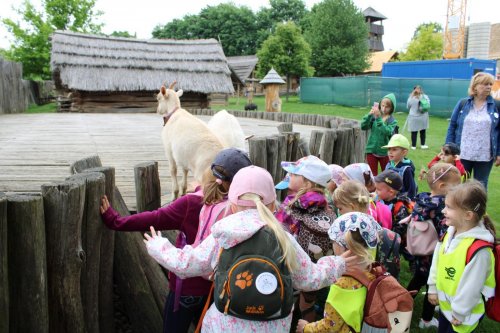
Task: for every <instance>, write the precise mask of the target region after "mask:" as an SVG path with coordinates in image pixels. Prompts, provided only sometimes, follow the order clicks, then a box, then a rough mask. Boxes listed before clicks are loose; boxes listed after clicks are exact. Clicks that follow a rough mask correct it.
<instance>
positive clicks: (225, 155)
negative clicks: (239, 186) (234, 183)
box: [211, 148, 252, 181]
mask: <svg viewBox="0 0 500 333" xmlns="http://www.w3.org/2000/svg"><path fill="white" fill-rule="evenodd" d="M249 165H252V161H250V158H249V157H248V155H247V153H246V152H244V151H243V150H241V149H237V148H226V149H222V150H221V151H220V152H219V153H217V155H216V156H215V159H214V162H213V163H212V166H211V170H212V173H213V174H214V176H215V177H216V178H219V179H222V180H225V181H231V180H232V179H233V177H234V175H235V174H236V173H237V172H238V171H239V170H240V169H241V168H244V167H247V166H249ZM216 166H220V167H221V168H222V169H224V171H225V174H222V173H220V172H219V171H217V169H215V167H216Z"/></svg>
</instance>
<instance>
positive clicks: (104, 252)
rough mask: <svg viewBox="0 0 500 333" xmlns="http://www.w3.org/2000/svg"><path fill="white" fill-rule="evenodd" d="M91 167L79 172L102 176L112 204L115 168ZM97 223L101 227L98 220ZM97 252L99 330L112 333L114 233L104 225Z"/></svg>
mask: <svg viewBox="0 0 500 333" xmlns="http://www.w3.org/2000/svg"><path fill="white" fill-rule="evenodd" d="M89 166H90V165H89ZM91 166H92V167H91V168H89V169H83V170H81V171H83V172H85V173H95V172H99V173H102V174H104V193H105V194H106V196H107V197H108V200H109V202H111V203H113V202H114V196H115V168H113V167H97V166H96V165H95V164H94V165H91ZM99 203H100V201H99ZM112 205H113V204H112ZM113 207H114V205H113ZM127 213H128V211H127ZM128 214H129V213H128ZM99 223H100V224H101V225H103V223H102V221H100V220H99ZM99 252H100V255H99V257H100V260H99V329H100V331H101V332H114V331H115V322H114V302H113V267H114V266H113V260H114V259H113V258H114V253H115V232H114V231H113V230H110V229H108V228H106V227H104V225H103V228H102V229H101V245H100V250H99Z"/></svg>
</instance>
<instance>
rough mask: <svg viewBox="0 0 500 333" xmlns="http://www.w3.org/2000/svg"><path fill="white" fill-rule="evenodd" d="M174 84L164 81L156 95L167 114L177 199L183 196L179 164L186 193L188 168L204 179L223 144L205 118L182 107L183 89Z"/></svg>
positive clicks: (166, 130)
mask: <svg viewBox="0 0 500 333" xmlns="http://www.w3.org/2000/svg"><path fill="white" fill-rule="evenodd" d="M174 85H175V82H174V83H172V84H171V85H170V87H169V88H166V87H165V86H164V85H163V86H162V87H161V89H160V92H159V93H158V95H157V96H156V98H157V100H158V109H157V113H159V114H161V115H163V118H164V127H163V130H162V132H161V139H162V141H163V146H164V148H165V154H166V156H167V159H168V161H169V164H170V175H171V177H172V195H173V199H176V198H177V197H178V196H179V184H178V182H177V168H178V167H179V168H181V170H182V173H183V178H182V187H181V195H182V194H185V193H186V190H187V174H188V171H191V172H192V174H193V177H194V179H195V180H196V181H198V182H199V183H201V181H202V176H203V174H204V172H205V171H206V170H207V168H210V166H211V165H212V162H213V160H214V158H215V155H217V153H218V152H219V151H220V150H222V148H223V146H222V143H221V142H220V141H219V139H218V138H217V137H216V136H215V135H214V134H213V133H212V131H211V130H210V129H209V128H208V127H207V125H206V124H205V123H204V122H203V121H202V120H200V119H198V118H196V117H195V116H193V115H192V114H191V113H189V112H187V111H186V110H184V109H182V108H181V102H180V100H179V97H181V96H182V93H183V91H182V90H179V91H177V92H176V91H175V90H174V89H173V87H174Z"/></svg>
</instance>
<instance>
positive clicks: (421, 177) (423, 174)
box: [418, 167, 427, 180]
mask: <svg viewBox="0 0 500 333" xmlns="http://www.w3.org/2000/svg"><path fill="white" fill-rule="evenodd" d="M426 173H427V170H425V168H424V167H422V169H420V173H419V174H418V179H419V180H423V179H424V177H425V174H426Z"/></svg>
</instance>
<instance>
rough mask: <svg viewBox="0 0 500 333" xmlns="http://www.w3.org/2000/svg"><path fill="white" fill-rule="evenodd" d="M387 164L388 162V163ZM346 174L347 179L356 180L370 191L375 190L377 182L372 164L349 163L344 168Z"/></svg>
mask: <svg viewBox="0 0 500 333" xmlns="http://www.w3.org/2000/svg"><path fill="white" fill-rule="evenodd" d="M386 164H387V163H386ZM344 175H345V178H347V179H352V180H356V181H358V182H359V183H361V184H363V185H364V186H365V187H366V189H367V190H368V192H370V193H371V192H375V183H374V181H373V173H372V170H371V169H370V166H369V165H368V164H366V163H354V164H349V165H348V166H346V167H345V168H344Z"/></svg>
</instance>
